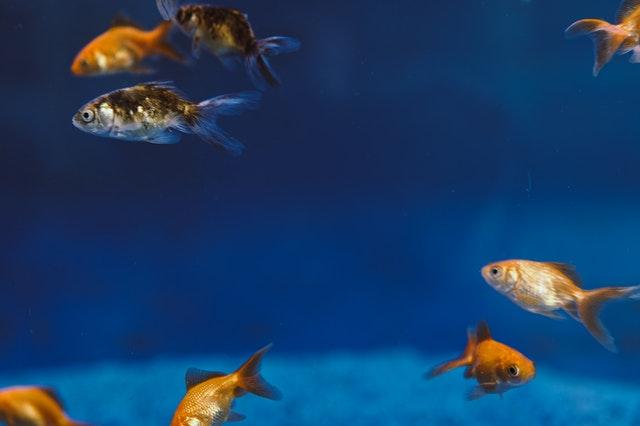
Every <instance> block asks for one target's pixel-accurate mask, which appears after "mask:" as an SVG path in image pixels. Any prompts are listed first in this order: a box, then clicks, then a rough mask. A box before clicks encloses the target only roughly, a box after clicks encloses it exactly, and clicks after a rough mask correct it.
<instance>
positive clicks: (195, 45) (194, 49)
mask: <svg viewBox="0 0 640 426" xmlns="http://www.w3.org/2000/svg"><path fill="white" fill-rule="evenodd" d="M191 54H192V55H193V57H194V58H196V59H197V58H200V36H199V35H197V34H195V35H194V36H193V40H192V42H191Z"/></svg>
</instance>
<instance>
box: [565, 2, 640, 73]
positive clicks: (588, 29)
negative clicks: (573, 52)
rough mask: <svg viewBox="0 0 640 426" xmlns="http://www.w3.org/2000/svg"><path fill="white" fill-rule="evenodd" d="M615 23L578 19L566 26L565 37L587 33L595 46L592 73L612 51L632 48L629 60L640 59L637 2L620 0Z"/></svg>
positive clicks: (619, 51) (638, 7)
mask: <svg viewBox="0 0 640 426" xmlns="http://www.w3.org/2000/svg"><path fill="white" fill-rule="evenodd" d="M616 22H618V23H617V24H610V23H609V22H607V21H603V20H601V19H581V20H579V21H577V22H574V23H573V24H572V25H571V26H570V27H569V28H567V29H566V31H565V34H566V35H567V36H568V37H575V36H580V35H590V36H591V37H592V38H593V44H594V47H595V63H594V65H593V75H594V76H598V73H599V72H600V70H601V69H602V67H604V66H605V65H606V64H607V62H609V61H610V60H611V58H612V57H613V55H615V54H616V53H618V54H620V55H624V54H625V53H629V52H633V55H632V56H631V59H630V61H631V62H632V63H638V62H640V2H638V1H637V0H624V1H623V2H622V5H621V6H620V9H619V10H618V14H617V15H616Z"/></svg>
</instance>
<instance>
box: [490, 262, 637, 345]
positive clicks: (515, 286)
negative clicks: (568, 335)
mask: <svg viewBox="0 0 640 426" xmlns="http://www.w3.org/2000/svg"><path fill="white" fill-rule="evenodd" d="M481 273H482V276H483V277H484V279H485V281H486V282H487V283H488V284H489V285H491V286H492V287H493V288H494V289H496V290H497V291H498V292H500V293H502V294H504V295H505V296H507V297H508V298H509V299H511V300H512V301H513V302H514V303H516V304H517V305H519V306H520V307H522V308H524V309H526V310H527V311H529V312H533V313H536V314H540V315H544V316H547V317H549V318H553V319H562V318H564V317H563V316H562V315H561V314H560V313H559V312H558V311H564V312H566V313H567V314H569V316H571V317H572V318H573V319H575V320H576V321H578V322H580V323H582V324H583V325H584V326H585V327H586V329H587V330H588V331H589V333H591V335H592V336H593V337H595V339H596V340H597V341H598V342H600V344H602V346H604V347H605V348H607V349H608V350H610V351H611V352H616V351H617V349H616V345H615V342H614V340H613V337H611V334H609V332H608V331H607V329H606V328H605V327H604V325H603V324H602V322H601V321H600V311H601V309H602V306H603V304H604V303H605V302H607V301H609V300H614V299H640V286H635V287H604V288H598V289H595V290H583V289H582V288H581V285H582V284H581V280H580V277H579V276H578V273H577V272H576V269H575V267H574V266H572V265H567V264H565V263H557V262H534V261H531V260H505V261H502V262H496V263H491V264H489V265H487V266H485V267H484V268H482V271H481Z"/></svg>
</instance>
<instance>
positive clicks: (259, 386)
mask: <svg viewBox="0 0 640 426" xmlns="http://www.w3.org/2000/svg"><path fill="white" fill-rule="evenodd" d="M272 346H273V345H271V344H269V345H267V346H265V347H264V348H262V349H260V350H259V351H258V352H256V353H255V354H253V356H252V357H251V358H249V360H248V361H247V362H245V363H244V364H242V366H241V367H240V368H239V369H238V370H237V371H236V372H235V373H234V375H235V376H236V377H237V379H238V387H239V388H240V389H241V390H243V391H245V392H250V393H253V394H255V395H258V396H261V397H263V398H268V399H273V400H278V399H280V398H282V395H281V393H280V391H279V390H278V389H277V388H276V387H275V386H272V385H270V384H269V383H267V381H266V380H265V379H264V378H263V377H262V376H261V375H260V364H261V362H262V358H263V357H264V355H265V354H266V353H267V352H268V351H269V349H271V347H272Z"/></svg>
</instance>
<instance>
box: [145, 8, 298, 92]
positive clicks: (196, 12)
mask: <svg viewBox="0 0 640 426" xmlns="http://www.w3.org/2000/svg"><path fill="white" fill-rule="evenodd" d="M156 3H157V6H158V10H159V11H160V14H161V15H162V17H163V18H164V19H165V20H172V21H173V22H175V24H176V26H178V27H179V28H180V29H182V31H183V32H184V33H185V34H187V35H188V36H189V37H191V39H192V46H193V47H192V50H193V54H194V56H196V57H197V56H198V55H199V51H200V46H201V45H204V46H205V47H206V48H207V49H208V50H209V51H210V52H211V53H212V54H213V55H214V56H216V57H217V58H218V59H220V61H221V62H222V63H223V65H225V66H226V67H227V68H230V69H232V68H234V67H235V64H236V63H237V62H238V60H243V61H244V64H245V68H246V71H247V73H248V74H249V77H250V78H251V80H252V81H253V83H254V84H255V85H256V87H258V88H261V89H265V88H266V87H267V86H273V87H275V86H278V85H280V80H279V78H278V77H277V75H276V74H275V72H274V70H273V68H272V67H271V65H270V64H269V61H268V59H267V57H268V56H274V55H279V54H281V53H290V52H294V51H296V50H298V49H299V48H300V42H299V41H298V40H296V39H294V38H290V37H279V36H278V37H269V38H266V39H262V40H258V39H257V38H256V36H255V34H254V32H253V29H252V28H251V24H250V23H249V19H248V17H247V15H245V14H244V13H242V12H240V11H238V10H235V9H230V8H226V7H217V6H209V5H202V4H190V5H185V6H178V1H177V0H156Z"/></svg>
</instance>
